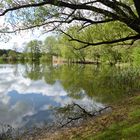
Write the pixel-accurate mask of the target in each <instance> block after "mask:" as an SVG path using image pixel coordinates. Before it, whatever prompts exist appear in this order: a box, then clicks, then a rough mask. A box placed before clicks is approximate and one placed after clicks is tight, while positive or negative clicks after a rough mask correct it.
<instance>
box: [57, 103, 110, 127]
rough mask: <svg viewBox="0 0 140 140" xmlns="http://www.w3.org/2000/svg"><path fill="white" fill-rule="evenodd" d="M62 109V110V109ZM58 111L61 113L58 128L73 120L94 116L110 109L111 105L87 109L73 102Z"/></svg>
mask: <svg viewBox="0 0 140 140" xmlns="http://www.w3.org/2000/svg"><path fill="white" fill-rule="evenodd" d="M63 109H64V110H63ZM63 109H62V110H61V111H62V112H61V111H60V112H59V113H62V114H61V115H60V118H61V119H60V118H59V124H60V128H62V127H65V126H67V125H70V124H72V123H73V122H75V121H79V120H83V119H86V118H88V117H96V116H99V115H101V114H104V113H106V112H110V111H111V110H112V107H111V106H106V107H104V108H101V109H99V110H98V111H94V112H92V111H87V110H86V109H85V108H84V107H82V106H80V105H79V104H77V103H73V104H71V105H68V106H67V107H64V108H63Z"/></svg>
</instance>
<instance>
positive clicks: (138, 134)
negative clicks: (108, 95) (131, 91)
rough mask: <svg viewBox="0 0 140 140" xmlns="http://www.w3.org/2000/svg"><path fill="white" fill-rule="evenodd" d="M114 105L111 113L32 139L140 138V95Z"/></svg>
mask: <svg viewBox="0 0 140 140" xmlns="http://www.w3.org/2000/svg"><path fill="white" fill-rule="evenodd" d="M112 106H113V111H112V112H111V113H108V114H104V115H102V116H100V117H96V118H89V119H88V120H85V121H84V122H83V123H82V124H81V125H80V126H78V127H72V128H63V129H60V130H58V131H56V132H53V133H47V131H45V130H44V131H42V132H40V133H39V134H37V135H36V136H34V137H32V138H31V139H34V140H35V139H36V140H65V139H67V140H82V139H83V140H139V139H140V95H139V94H135V95H134V96H131V97H128V98H126V99H124V100H123V101H121V102H119V103H117V104H113V105H112Z"/></svg>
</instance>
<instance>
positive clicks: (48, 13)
mask: <svg viewBox="0 0 140 140" xmlns="http://www.w3.org/2000/svg"><path fill="white" fill-rule="evenodd" d="M0 7H1V9H0V16H4V17H5V19H6V23H7V25H6V24H5V26H3V28H1V30H0V31H1V33H12V32H17V31H21V30H27V29H32V28H35V27H43V28H44V29H45V30H47V31H52V30H54V29H57V30H62V28H61V26H63V25H65V26H63V27H69V25H70V24H78V25H80V26H81V30H82V29H85V28H88V27H90V26H91V25H103V24H109V23H116V24H117V25H120V27H121V26H125V28H127V31H129V32H127V33H126V34H125V35H123V36H117V37H116V38H114V39H109V38H106V39H104V40H100V41H96V40H95V41H94V40H93V41H92V42H89V41H84V40H79V39H77V38H74V37H73V36H71V35H67V36H69V38H70V40H71V41H74V42H75V41H78V42H80V43H81V44H83V46H82V47H81V48H86V47H89V46H95V45H102V44H114V43H119V42H125V44H126V43H127V44H130V45H131V44H133V43H134V41H136V40H138V39H140V1H139V0H84V1H82V0H69V1H66V0H43V1H42V0H36V1H34V0H29V1H11V0H6V1H2V2H1V4H0ZM29 15H30V16H29ZM9 23H11V25H12V27H13V28H12V29H13V30H11V26H9V25H10V24H9ZM68 24H69V25H68ZM14 25H16V26H14ZM114 27H115V24H114ZM62 32H63V33H65V32H64V31H62ZM107 33H108V32H107ZM123 33H125V31H123V32H122V34H123ZM108 34H112V33H111V32H109V33H108ZM81 48H79V49H81Z"/></svg>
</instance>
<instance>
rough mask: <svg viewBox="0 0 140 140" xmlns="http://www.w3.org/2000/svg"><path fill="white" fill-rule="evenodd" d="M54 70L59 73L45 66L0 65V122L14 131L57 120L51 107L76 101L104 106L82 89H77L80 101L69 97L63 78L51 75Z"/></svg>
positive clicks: (96, 106)
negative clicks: (10, 126)
mask: <svg viewBox="0 0 140 140" xmlns="http://www.w3.org/2000/svg"><path fill="white" fill-rule="evenodd" d="M55 71H56V72H57V71H60V70H59V69H57V68H56V67H53V66H46V65H28V64H27V65H20V64H17V65H0V122H2V123H6V124H10V125H12V127H14V128H21V127H29V126H33V125H42V124H43V123H44V122H51V121H52V120H53V119H54V116H53V111H52V107H58V106H60V107H63V106H65V105H66V104H70V103H71V102H73V101H74V102H78V103H82V104H86V106H87V107H88V108H89V109H90V107H91V106H95V108H98V107H103V105H102V104H101V103H97V102H96V101H94V100H91V99H90V98H89V97H88V96H87V95H86V94H85V91H84V89H82V88H81V89H80V90H79V89H78V87H77V89H78V94H79V98H78V99H76V98H73V97H71V96H69V95H68V94H69V93H68V91H67V90H65V88H64V86H63V84H62V82H61V79H59V78H57V77H55V74H52V72H54V73H55ZM65 82H67V81H65ZM76 86H77V85H75V89H76Z"/></svg>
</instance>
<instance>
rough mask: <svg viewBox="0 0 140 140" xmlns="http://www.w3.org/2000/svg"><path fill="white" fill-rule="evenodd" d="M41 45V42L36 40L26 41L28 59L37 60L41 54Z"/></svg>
mask: <svg viewBox="0 0 140 140" xmlns="http://www.w3.org/2000/svg"><path fill="white" fill-rule="evenodd" d="M41 45H42V42H41V41H38V40H32V41H30V42H28V43H27V46H26V47H27V49H26V51H27V52H28V55H29V59H31V60H32V61H34V60H35V61H36V60H39V58H40V56H41V51H40V48H41Z"/></svg>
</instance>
